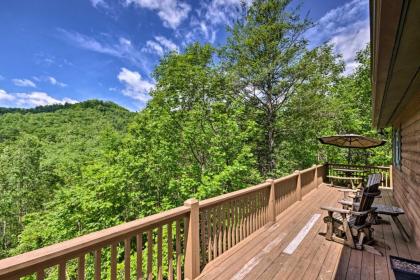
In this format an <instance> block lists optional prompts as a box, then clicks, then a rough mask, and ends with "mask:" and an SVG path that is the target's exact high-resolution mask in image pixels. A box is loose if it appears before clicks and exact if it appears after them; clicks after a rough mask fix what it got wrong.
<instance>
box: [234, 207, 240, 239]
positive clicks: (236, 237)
mask: <svg viewBox="0 0 420 280" xmlns="http://www.w3.org/2000/svg"><path fill="white" fill-rule="evenodd" d="M234 205H235V206H234V207H235V211H234V215H235V238H234V239H235V243H234V244H237V243H238V242H239V200H238V199H235V201H234Z"/></svg>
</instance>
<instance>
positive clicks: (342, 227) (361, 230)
mask: <svg viewBox="0 0 420 280" xmlns="http://www.w3.org/2000/svg"><path fill="white" fill-rule="evenodd" d="M380 183H381V175H380V174H372V175H369V178H368V184H367V185H366V187H364V188H363V189H362V191H361V196H360V202H359V203H357V204H358V206H357V207H352V209H339V208H334V207H321V209H323V210H326V211H328V216H326V217H324V222H325V223H326V224H327V232H326V233H323V234H322V235H324V236H325V238H326V239H327V240H332V241H335V242H338V243H341V244H344V245H347V246H349V247H351V248H354V249H358V250H366V251H368V252H371V253H373V254H377V255H380V256H382V253H381V252H380V251H379V250H377V249H376V248H375V247H374V246H373V245H382V246H386V245H385V243H384V242H381V241H379V240H374V239H373V236H372V235H373V228H372V227H371V224H372V217H373V214H374V211H375V208H373V207H372V204H373V201H374V199H375V197H377V196H379V195H380V194H381V192H380V191H379V185H380Z"/></svg>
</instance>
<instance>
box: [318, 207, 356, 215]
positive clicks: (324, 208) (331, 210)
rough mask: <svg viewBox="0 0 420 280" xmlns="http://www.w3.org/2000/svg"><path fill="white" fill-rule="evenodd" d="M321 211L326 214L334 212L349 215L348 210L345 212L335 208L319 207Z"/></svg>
mask: <svg viewBox="0 0 420 280" xmlns="http://www.w3.org/2000/svg"><path fill="white" fill-rule="evenodd" d="M321 209H322V210H327V211H328V212H336V213H341V214H349V213H350V210H346V209H340V208H335V207H327V206H321Z"/></svg>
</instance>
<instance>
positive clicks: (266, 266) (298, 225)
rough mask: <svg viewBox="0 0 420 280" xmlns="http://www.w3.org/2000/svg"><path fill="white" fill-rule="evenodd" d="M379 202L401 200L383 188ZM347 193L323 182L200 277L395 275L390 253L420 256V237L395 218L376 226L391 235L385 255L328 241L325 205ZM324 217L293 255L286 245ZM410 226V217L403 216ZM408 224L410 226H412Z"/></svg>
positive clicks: (379, 232)
mask: <svg viewBox="0 0 420 280" xmlns="http://www.w3.org/2000/svg"><path fill="white" fill-rule="evenodd" d="M382 193H383V195H382V198H380V199H379V200H378V202H377V203H384V204H393V205H396V204H395V201H394V199H393V197H392V193H391V191H389V190H384V191H382ZM341 198H342V194H341V193H340V192H339V191H338V190H337V189H334V188H331V187H328V186H326V185H321V186H320V187H319V188H317V189H314V190H313V191H311V192H310V193H308V194H307V195H306V196H305V197H304V198H303V200H302V201H300V202H296V203H295V204H293V205H292V206H290V207H289V208H288V209H286V210H284V212H283V213H281V214H280V215H278V216H277V219H276V223H275V224H272V225H266V226H264V227H263V228H261V229H260V230H258V231H256V232H254V233H253V234H251V235H250V236H248V237H247V238H246V239H245V240H243V241H242V242H240V243H238V244H237V245H235V246H233V247H232V248H231V249H230V250H228V251H227V252H225V253H224V254H222V255H221V256H219V257H218V258H216V259H215V260H213V261H212V262H210V263H209V264H207V266H206V267H205V269H204V270H203V272H202V273H201V275H200V276H199V278H198V279H200V280H210V279H323V280H324V279H395V277H394V275H393V272H392V270H391V268H390V263H389V258H388V257H389V255H396V256H401V257H408V258H412V259H415V260H420V250H419V249H417V248H416V247H415V245H414V242H413V241H411V242H410V243H406V242H405V241H404V240H403V239H402V236H401V234H400V233H399V231H398V228H397V227H396V225H395V224H393V221H392V219H391V218H390V217H385V220H388V221H390V222H391V225H376V226H374V230H375V231H374V236H375V237H377V238H380V239H383V240H385V242H386V243H387V244H388V245H389V246H390V250H386V249H383V250H382V251H383V252H384V253H385V256H383V257H381V256H376V255H372V254H370V253H368V252H365V251H363V252H362V251H357V250H352V249H350V248H348V247H343V246H342V245H341V244H338V243H335V242H331V241H327V240H325V238H324V237H323V236H320V235H319V234H318V233H319V232H324V231H325V224H324V222H323V219H322V218H323V217H324V216H325V215H326V212H325V211H322V210H320V206H334V207H337V201H338V200H339V199H341ZM315 213H320V214H321V217H320V218H319V219H318V220H317V221H316V222H315V224H314V225H313V227H312V228H311V229H310V230H309V232H308V233H307V235H306V236H305V238H304V239H303V240H302V242H301V243H300V244H299V245H298V247H297V249H296V250H295V251H294V252H293V253H292V254H290V255H289V254H286V253H284V252H283V250H284V249H285V248H286V247H287V246H288V244H289V243H290V242H291V241H292V240H293V239H294V238H295V236H296V235H297V234H298V233H299V231H300V230H301V229H302V228H303V227H304V226H305V224H306V223H307V222H308V220H309V219H310V218H311V217H312V216H313V215H314V214H315ZM401 221H402V223H403V224H404V226H406V227H408V224H407V223H408V222H407V221H406V219H404V217H403V218H402V219H401ZM407 229H408V228H407Z"/></svg>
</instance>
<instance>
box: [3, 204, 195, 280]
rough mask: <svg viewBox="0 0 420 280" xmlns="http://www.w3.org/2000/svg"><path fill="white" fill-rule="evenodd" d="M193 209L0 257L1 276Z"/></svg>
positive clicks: (70, 254)
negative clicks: (4, 257) (12, 255)
mask: <svg viewBox="0 0 420 280" xmlns="http://www.w3.org/2000/svg"><path fill="white" fill-rule="evenodd" d="M189 211H190V208H189V207H186V206H181V207H177V208H174V209H171V210H168V211H165V212H161V213H158V214H155V215H151V216H147V217H145V218H142V219H138V220H135V221H132V222H127V223H124V224H121V225H117V226H114V227H111V228H107V229H104V230H101V231H97V232H93V233H90V234H87V235H83V236H80V237H77V238H74V239H70V240H67V241H64V242H61V243H57V244H54V245H51V246H47V247H44V248H41V249H37V250H34V251H30V252H27V253H24V254H20V255H17V256H14V257H10V258H6V259H3V260H0V278H2V277H4V276H11V275H13V274H14V273H16V272H19V275H24V274H25V272H29V273H30V272H31V271H32V269H33V268H34V267H38V266H41V267H48V266H50V265H54V264H56V263H57V261H60V260H63V259H71V258H74V257H76V256H78V254H81V253H83V252H89V251H93V250H95V249H97V248H100V247H101V246H104V245H105V246H106V245H107V244H112V243H113V242H115V241H120V240H123V239H124V238H126V237H129V236H131V235H134V234H136V233H138V232H141V231H142V230H147V229H150V228H152V227H154V226H156V225H158V224H162V223H165V222H168V221H171V220H173V219H176V218H177V217H181V216H184V215H186V214H187V213H189Z"/></svg>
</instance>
